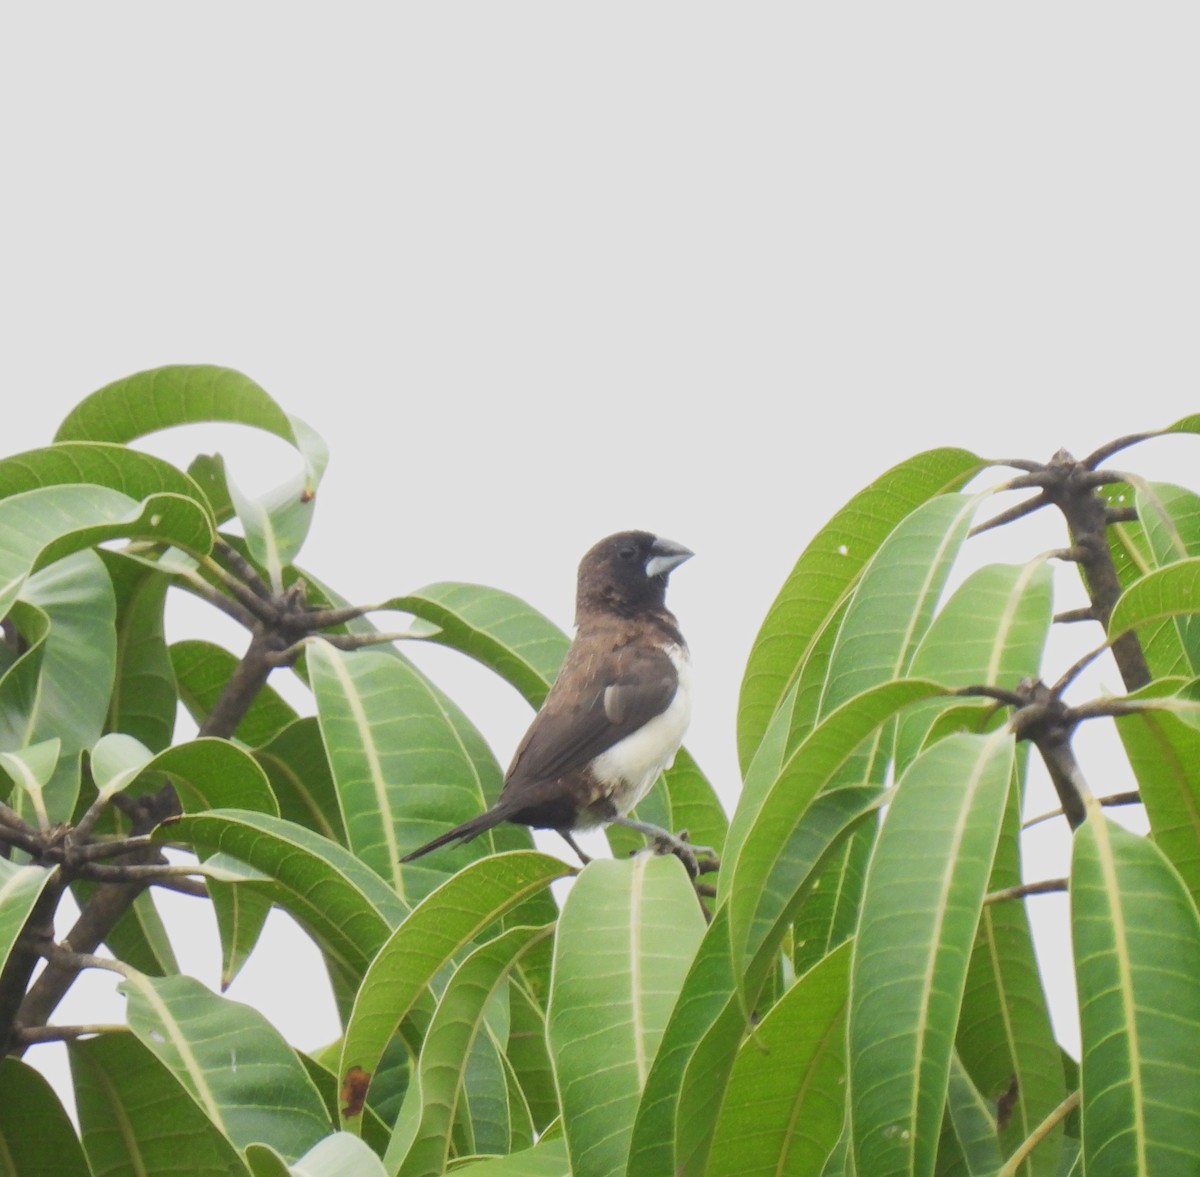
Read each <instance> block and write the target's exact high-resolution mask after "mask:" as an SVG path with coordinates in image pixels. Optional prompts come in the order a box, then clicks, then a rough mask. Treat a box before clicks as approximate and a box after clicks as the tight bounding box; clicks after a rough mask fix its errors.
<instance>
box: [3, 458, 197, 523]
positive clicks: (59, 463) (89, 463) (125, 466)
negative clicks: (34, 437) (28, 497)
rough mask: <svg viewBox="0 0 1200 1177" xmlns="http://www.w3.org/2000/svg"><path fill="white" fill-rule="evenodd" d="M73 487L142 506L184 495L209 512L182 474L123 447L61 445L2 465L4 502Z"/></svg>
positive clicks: (180, 471)
mask: <svg viewBox="0 0 1200 1177" xmlns="http://www.w3.org/2000/svg"><path fill="white" fill-rule="evenodd" d="M72 483H75V484H80V483H90V484H92V485H95V486H107V487H108V488H109V489H110V490H116V491H120V492H121V494H123V495H126V496H127V497H128V498H131V499H136V500H138V501H140V500H142V499H147V498H149V497H150V496H151V495H154V494H172V495H179V496H181V497H183V498H189V499H192V500H193V501H194V502H195V503H196V504H197V505H199V506H200V507H202V508H203V509H204V510H205V512H208V511H209V510H210V508H209V503H208V498H207V496H206V495H205V494H204V491H203V490H202V489H201V488H200V486H199V485H198V484H197V483H196V482H195V480H194V479H192V478H191V477H189V476H188V475H187V474H185V473H183V471H182V470H180V469H178V468H177V467H175V466H172V465H171V463H170V462H165V461H163V459H162V458H156V457H154V456H153V455H152V454H144V453H142V452H140V451H139V450H131V449H129V448H128V447H126V446H123V445H111V444H106V443H100V444H97V443H93V442H60V443H59V444H57V445H52V446H46V447H45V448H43V449H37V450H27V451H26V452H25V453H23V454H15V455H13V456H12V457H10V458H4V459H2V460H0V499H5V498H8V497H9V496H11V495H15V494H23V493H24V492H25V491H28V490H37V489H39V488H41V487H44V486H58V485H69V484H72ZM214 522H215V520H214Z"/></svg>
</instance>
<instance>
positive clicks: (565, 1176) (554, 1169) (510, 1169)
mask: <svg viewBox="0 0 1200 1177" xmlns="http://www.w3.org/2000/svg"><path fill="white" fill-rule="evenodd" d="M453 1173H454V1177H571V1163H570V1161H569V1160H568V1159H567V1142H566V1139H565V1138H564V1137H562V1136H554V1137H551V1138H550V1139H548V1140H547V1139H542V1140H539V1141H538V1142H537V1144H535V1145H534V1146H533V1148H529V1149H526V1150H525V1151H524V1152H518V1153H513V1155H512V1156H510V1157H489V1158H488V1159H487V1160H482V1161H475V1162H473V1163H471V1164H467V1165H459V1166H456V1167H455V1168H454V1169H453Z"/></svg>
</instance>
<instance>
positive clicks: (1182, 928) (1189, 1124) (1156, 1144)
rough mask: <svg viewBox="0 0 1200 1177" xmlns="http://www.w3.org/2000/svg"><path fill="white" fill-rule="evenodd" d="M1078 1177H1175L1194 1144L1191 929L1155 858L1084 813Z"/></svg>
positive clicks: (1184, 897)
mask: <svg viewBox="0 0 1200 1177" xmlns="http://www.w3.org/2000/svg"><path fill="white" fill-rule="evenodd" d="M1071 937H1072V941H1073V947H1074V953H1075V975H1076V981H1077V984H1078V990H1079V1018H1080V1027H1081V1031H1082V1040H1083V1059H1082V1082H1083V1103H1082V1125H1083V1161H1084V1166H1085V1168H1086V1170H1087V1173H1088V1175H1089V1177H1117V1174H1126V1173H1171V1172H1181V1173H1182V1172H1186V1171H1187V1169H1188V1168H1190V1167H1194V1165H1195V1161H1196V1149H1195V1144H1194V1142H1195V1141H1197V1140H1200V1106H1198V1105H1197V1103H1196V1101H1195V1099H1193V1098H1192V1095H1193V1093H1194V1092H1196V1091H1200V988H1198V987H1197V985H1196V983H1195V979H1196V976H1197V975H1200V918H1198V917H1197V914H1196V907H1195V905H1194V904H1193V902H1192V900H1191V898H1190V896H1189V895H1188V893H1187V890H1186V888H1185V887H1184V886H1183V883H1182V882H1181V881H1180V879H1179V876H1178V875H1177V874H1176V873H1175V871H1174V870H1172V869H1171V866H1170V864H1169V863H1168V862H1167V860H1166V859H1165V858H1164V856H1163V854H1162V852H1161V851H1160V850H1159V849H1158V848H1157V847H1156V846H1155V845H1154V843H1153V842H1151V841H1150V840H1149V839H1148V838H1143V837H1138V836H1137V835H1135V834H1131V833H1129V832H1128V831H1127V830H1125V829H1123V828H1122V827H1121V826H1118V825H1117V824H1116V823H1114V822H1112V821H1109V819H1108V818H1106V817H1105V816H1104V815H1103V813H1102V811H1101V809H1100V807H1099V805H1098V804H1096V803H1095V802H1094V801H1092V802H1091V803H1090V804H1089V812H1088V819H1087V821H1085V822H1084V823H1083V825H1081V826H1080V827H1079V829H1078V830H1076V831H1075V839H1074V846H1073V849H1072V855H1071Z"/></svg>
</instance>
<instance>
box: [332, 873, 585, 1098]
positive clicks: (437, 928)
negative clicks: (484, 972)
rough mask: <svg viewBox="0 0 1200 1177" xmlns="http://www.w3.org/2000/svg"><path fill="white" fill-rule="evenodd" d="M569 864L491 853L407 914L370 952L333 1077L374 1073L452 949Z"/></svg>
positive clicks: (478, 933)
mask: <svg viewBox="0 0 1200 1177" xmlns="http://www.w3.org/2000/svg"><path fill="white" fill-rule="evenodd" d="M569 873H570V869H569V868H568V867H566V866H565V865H564V864H563V863H562V862H560V861H559V860H558V859H556V858H551V857H550V856H549V855H548V854H540V853H538V852H537V851H534V850H525V851H514V852H512V853H508V854H499V855H493V856H491V857H489V858H485V859H481V860H480V861H478V862H474V863H471V864H470V865H469V866H467V867H464V868H463V870H461V871H459V872H458V873H457V874H455V875H452V876H451V877H450V878H449V879H447V880H446V881H445V882H444V883H443V884H442V885H441V886H440V887H439V888H437V890H435V891H433V892H432V893H431V894H429V895H427V896H426V897H425V899H424V900H423V901H422V902H421V903H420V904H419V905H418V906H417V907H415V908H413V910H412V912H411V913H410V914H409V915H408V918H407V919H405V920H404V922H403V923H401V924H400V925H399V926H398V927H397V928H396V929H395V931H394V932H393V933H392V934H391V936H390V937H389V938H388V940H387V942H386V943H385V944H383V945H382V946H381V947H380V949H379V951H378V952H377V953H376V954H375V957H374V959H373V960H372V961H371V965H370V968H369V969H368V971H367V974H366V976H365V977H364V978H363V981H362V984H361V985H360V986H359V990H358V995H357V997H356V998H355V1002H354V1009H353V1011H352V1012H351V1015H350V1019H349V1021H348V1022H347V1025H346V1033H345V1036H344V1038H343V1040H342V1057H341V1063H340V1064H339V1066H338V1074H339V1075H346V1074H348V1073H349V1071H350V1069H351V1068H352V1067H360V1068H362V1070H364V1071H366V1072H368V1073H374V1072H375V1070H376V1068H377V1066H378V1063H379V1059H380V1058H381V1057H382V1055H383V1051H384V1047H385V1046H386V1045H387V1043H388V1041H389V1039H390V1038H391V1037H392V1035H393V1034H394V1033H395V1031H396V1028H397V1027H398V1026H399V1025H400V1023H401V1022H402V1021H403V1019H404V1018H405V1016H406V1015H407V1013H408V1011H409V1010H410V1009H412V1008H413V1006H414V1004H415V1003H416V1001H417V1000H418V998H420V997H421V996H422V995H423V994H424V993H425V992H426V990H427V989H428V987H429V985H430V983H431V982H432V981H433V979H434V977H435V976H436V974H437V973H438V971H439V970H440V969H441V968H443V966H444V965H445V964H446V963H447V962H448V961H450V960H451V959H452V958H453V957H454V955H455V953H457V952H458V951H459V950H461V949H462V948H463V947H464V946H466V945H467V944H470V943H471V942H472V941H474V940H475V939H476V938H477V937H478V936H479V935H480V934H481V933H482V932H484V931H485V929H487V928H488V927H490V926H492V925H494V924H496V923H497V921H498V920H499V919H500V918H501V917H502V916H503V915H504V914H505V913H506V912H508V911H511V910H513V909H514V908H515V907H517V906H518V905H519V904H520V903H522V902H523V901H524V900H525V899H527V898H528V897H529V896H530V895H533V894H536V893H537V892H539V891H541V890H543V889H544V888H546V887H548V886H549V884H550V882H551V881H552V880H554V879H558V878H562V877H563V876H564V875H566V874H569Z"/></svg>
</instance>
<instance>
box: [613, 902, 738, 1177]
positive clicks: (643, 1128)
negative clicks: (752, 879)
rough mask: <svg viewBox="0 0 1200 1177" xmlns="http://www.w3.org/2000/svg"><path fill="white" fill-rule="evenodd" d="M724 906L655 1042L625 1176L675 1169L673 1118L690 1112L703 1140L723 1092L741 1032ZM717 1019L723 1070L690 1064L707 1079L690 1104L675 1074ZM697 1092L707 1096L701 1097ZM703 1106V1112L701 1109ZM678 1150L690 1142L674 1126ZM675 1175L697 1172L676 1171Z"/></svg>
mask: <svg viewBox="0 0 1200 1177" xmlns="http://www.w3.org/2000/svg"><path fill="white" fill-rule="evenodd" d="M728 917H729V907H728V905H726V904H722V905H721V906H719V907H718V908H717V911H716V914H715V915H714V916H713V921H712V923H711V924H709V926H708V930H707V931H706V932H705V934H704V937H703V939H702V940H701V941H700V944H699V947H698V948H697V949H696V954H695V956H694V957H693V959H692V963H691V965H690V966H689V968H688V972H687V976H686V978H685V979H684V982H683V984H682V986H681V987H680V990H679V999H678V1000H677V1001H676V1003H675V1006H674V1008H673V1009H672V1011H671V1016H670V1018H669V1019H668V1021H667V1026H666V1029H665V1031H664V1032H663V1037H662V1043H661V1045H660V1046H659V1048H658V1052H657V1054H656V1055H655V1056H654V1063H653V1065H652V1066H651V1068H650V1073H649V1075H648V1076H647V1079H646V1085H645V1088H644V1090H643V1092H642V1097H641V1100H640V1101H639V1104H638V1109H637V1115H636V1118H635V1120H634V1127H633V1138H632V1142H631V1144H630V1148H629V1166H628V1169H627V1173H628V1177H658V1175H660V1174H662V1173H673V1172H675V1171H676V1160H675V1156H676V1150H675V1138H676V1127H675V1124H676V1118H677V1117H679V1118H681V1119H682V1118H684V1117H688V1116H690V1117H692V1119H693V1122H694V1123H696V1124H698V1125H699V1133H700V1134H702V1135H703V1137H704V1140H705V1142H707V1140H708V1139H710V1138H711V1134H712V1131H713V1128H714V1126H715V1123H716V1111H717V1109H719V1107H720V1100H721V1099H722V1098H723V1097H724V1093H725V1082H726V1078H727V1075H728V1068H730V1067H732V1065H733V1057H734V1054H735V1052H736V1050H737V1046H738V1043H739V1042H740V1041H741V1038H742V1033H743V1031H744V1029H745V1024H746V1023H745V1018H744V1016H743V1014H742V1011H741V1006H740V1004H739V1003H738V1002H737V1001H736V999H735V985H734V973H733V962H732V959H731V954H730V947H729V918H728ZM718 1022H721V1023H722V1025H723V1026H724V1027H725V1028H726V1029H728V1030H729V1034H728V1035H727V1036H726V1037H725V1039H724V1045H725V1047H726V1049H725V1052H724V1054H725V1060H724V1061H725V1063H726V1069H725V1070H724V1071H717V1070H716V1069H715V1068H711V1067H699V1068H697V1072H698V1075H699V1077H700V1079H701V1080H702V1081H704V1082H705V1083H706V1084H707V1087H706V1090H705V1091H704V1092H703V1093H701V1095H699V1096H697V1095H695V1094H694V1093H689V1095H690V1096H692V1098H691V1102H689V1103H684V1102H682V1099H681V1091H682V1089H683V1079H684V1074H685V1071H686V1070H687V1068H688V1064H689V1062H690V1061H691V1060H692V1058H693V1056H694V1055H695V1053H696V1050H697V1047H698V1046H699V1045H700V1043H701V1041H702V1040H703V1038H704V1036H705V1035H706V1034H707V1033H708V1032H709V1031H710V1030H711V1028H712V1027H713V1026H714V1025H716V1024H717V1023H718ZM704 1095H707V1096H709V1099H707V1100H706V1099H705V1098H703V1096H704ZM710 1109H711V1114H709V1112H710ZM681 1134H682V1143H683V1151H684V1152H685V1153H686V1152H687V1151H689V1150H690V1149H691V1148H692V1146H693V1138H692V1137H691V1136H689V1135H688V1134H687V1132H686V1128H683V1129H681ZM679 1171H681V1172H684V1171H691V1172H696V1171H698V1170H695V1169H693V1170H684V1169H682V1168H680V1170H679Z"/></svg>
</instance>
